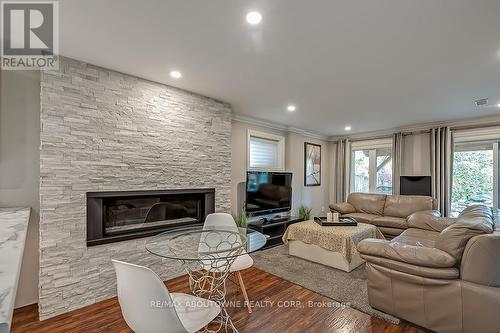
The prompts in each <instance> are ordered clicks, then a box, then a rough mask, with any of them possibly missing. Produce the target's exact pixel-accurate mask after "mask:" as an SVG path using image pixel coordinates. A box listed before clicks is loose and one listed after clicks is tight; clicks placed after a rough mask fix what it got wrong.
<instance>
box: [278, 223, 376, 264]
mask: <svg viewBox="0 0 500 333" xmlns="http://www.w3.org/2000/svg"><path fill="white" fill-rule="evenodd" d="M366 238H379V239H384V236H383V235H382V233H381V232H380V231H379V230H378V229H377V227H375V226H374V225H371V224H365V223H358V225H357V226H340V227H337V226H335V227H323V226H320V225H319V224H318V223H316V222H314V221H312V220H311V221H304V222H300V223H295V224H292V225H291V226H289V227H288V229H287V230H286V231H285V234H284V235H283V242H284V243H285V244H287V243H288V251H289V254H290V255H292V256H296V257H299V258H303V259H306V260H310V261H314V262H317V263H320V264H323V265H326V266H330V267H334V268H337V269H340V270H343V271H345V272H350V271H352V270H353V269H355V268H356V267H358V266H359V265H361V264H362V263H363V262H364V260H363V259H361V257H360V256H359V253H358V250H357V249H356V245H357V244H358V243H359V242H360V241H362V240H363V239H366Z"/></svg>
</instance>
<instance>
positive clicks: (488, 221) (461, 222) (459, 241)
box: [436, 205, 494, 259]
mask: <svg viewBox="0 0 500 333" xmlns="http://www.w3.org/2000/svg"><path fill="white" fill-rule="evenodd" d="M493 227H494V223H493V213H492V211H491V208H489V207H487V206H485V205H473V206H469V207H467V208H465V209H464V210H463V211H462V212H461V213H460V215H459V216H458V218H457V220H456V222H455V223H453V224H452V225H450V226H449V227H447V228H446V229H444V230H443V231H441V233H440V234H439V236H438V238H437V240H436V247H437V248H438V249H440V250H443V251H445V252H447V253H449V254H451V255H452V256H453V257H455V258H457V259H461V258H462V254H463V252H464V249H465V246H466V245H467V242H468V241H469V239H471V238H472V237H474V236H477V235H482V234H490V233H492V232H493Z"/></svg>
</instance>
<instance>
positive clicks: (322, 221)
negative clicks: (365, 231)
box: [314, 216, 358, 227]
mask: <svg viewBox="0 0 500 333" xmlns="http://www.w3.org/2000/svg"><path fill="white" fill-rule="evenodd" d="M314 221H315V222H316V223H318V224H319V225H320V226H323V227H339V226H340V227H348V226H349V227H353V226H357V225H358V221H356V220H355V219H353V218H352V217H341V218H340V219H339V221H338V222H327V220H326V217H318V216H315V217H314Z"/></svg>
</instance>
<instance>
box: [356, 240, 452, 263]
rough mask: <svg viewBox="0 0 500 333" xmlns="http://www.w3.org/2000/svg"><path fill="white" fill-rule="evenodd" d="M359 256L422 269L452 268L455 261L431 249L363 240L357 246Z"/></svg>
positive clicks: (384, 241)
mask: <svg viewBox="0 0 500 333" xmlns="http://www.w3.org/2000/svg"><path fill="white" fill-rule="evenodd" d="M357 249H358V251H359V252H360V253H361V255H368V256H374V257H382V258H387V259H392V260H396V261H402V262H405V263H407V264H413V265H419V266H424V267H436V268H443V267H452V266H453V265H455V263H456V261H457V260H456V259H455V258H453V257H452V256H451V255H450V254H448V253H446V252H444V251H441V250H439V249H436V248H432V247H423V246H415V245H409V244H404V243H400V242H397V241H387V240H381V239H373V238H369V239H365V240H362V241H361V242H359V244H358V246H357Z"/></svg>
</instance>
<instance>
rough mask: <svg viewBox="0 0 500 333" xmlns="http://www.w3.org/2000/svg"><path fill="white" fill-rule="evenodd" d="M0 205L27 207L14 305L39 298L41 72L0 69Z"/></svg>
mask: <svg viewBox="0 0 500 333" xmlns="http://www.w3.org/2000/svg"><path fill="white" fill-rule="evenodd" d="M0 76H1V80H0V81H1V83H0V206H2V207H9V206H30V207H31V218H30V222H29V227H28V234H27V239H26V248H25V250H24V256H23V263H22V266H21V276H20V281H19V286H18V290H17V297H16V307H20V306H23V305H27V304H32V303H36V302H37V300H38V220H39V195H38V193H39V190H38V188H39V174H40V169H39V167H40V155H39V146H40V75H39V73H38V72H34V71H0Z"/></svg>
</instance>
